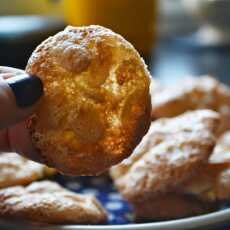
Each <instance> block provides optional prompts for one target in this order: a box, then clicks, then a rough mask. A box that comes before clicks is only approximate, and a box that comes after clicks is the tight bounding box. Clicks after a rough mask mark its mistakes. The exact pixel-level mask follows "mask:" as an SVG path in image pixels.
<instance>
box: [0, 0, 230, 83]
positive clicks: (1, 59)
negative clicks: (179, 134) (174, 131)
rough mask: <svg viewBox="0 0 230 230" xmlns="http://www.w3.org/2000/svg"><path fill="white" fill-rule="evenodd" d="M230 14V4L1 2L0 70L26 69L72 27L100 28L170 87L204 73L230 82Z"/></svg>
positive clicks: (177, 0)
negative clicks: (36, 53) (50, 40)
mask: <svg viewBox="0 0 230 230" xmlns="http://www.w3.org/2000/svg"><path fill="white" fill-rule="evenodd" d="M229 10H230V1H229V0H158V1H157V0H141V1H140V0H33V1H31V0H10V1H9V0H0V50H1V52H0V65H7V66H13V67H18V68H24V67H25V65H26V63H27V60H28V58H29V56H30V54H31V52H32V51H33V49H34V48H35V47H36V46H37V45H38V44H39V43H40V42H41V41H43V40H44V39H45V38H47V37H48V36H50V35H52V34H54V33H56V32H57V31H60V30H62V29H63V28H64V27H65V25H67V24H71V25H89V24H100V25H104V26H107V27H109V28H111V29H113V30H114V31H115V32H118V33H120V34H122V35H123V36H124V37H125V38H126V39H127V40H129V41H130V42H132V43H133V45H134V46H135V47H136V48H137V49H138V50H139V52H140V53H141V55H142V56H143V57H144V58H145V60H146V62H147V64H148V65H149V69H150V71H151V73H152V75H153V76H154V77H156V78H159V79H160V80H161V81H163V82H165V83H167V84H169V83H170V82H173V81H175V79H178V78H181V77H184V76H186V75H197V76H198V75H201V74H212V75H215V76H216V77H217V78H220V79H221V80H222V81H223V82H226V83H230V77H229V76H228V74H229V73H230V48H229V47H230V46H229V44H230V26H229V25H228V24H229V21H230V15H229V12H230V11H229Z"/></svg>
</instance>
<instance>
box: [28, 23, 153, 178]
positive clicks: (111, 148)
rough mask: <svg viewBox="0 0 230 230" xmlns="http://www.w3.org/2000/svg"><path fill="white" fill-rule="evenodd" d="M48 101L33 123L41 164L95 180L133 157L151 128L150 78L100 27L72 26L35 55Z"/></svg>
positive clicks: (32, 69) (31, 69) (125, 46)
mask: <svg viewBox="0 0 230 230" xmlns="http://www.w3.org/2000/svg"><path fill="white" fill-rule="evenodd" d="M26 71H27V72H28V73H29V74H30V75H36V76H38V77H39V78H41V80H42V82H43V84H44V92H45V93H44V97H43V99H42V101H41V104H40V107H39V109H38V111H37V112H36V114H34V115H33V116H32V117H31V118H30V120H29V121H28V128H29V130H30V132H31V136H32V140H33V143H34V145H35V146H36V147H37V149H38V150H39V154H40V155H41V158H42V160H43V162H44V163H46V164H47V165H48V166H50V167H54V168H57V169H58V170H59V171H61V172H63V173H65V174H72V175H95V174H99V173H102V172H103V171H105V170H107V169H108V168H109V167H110V166H112V165H114V164H117V163H118V162H120V161H121V160H123V159H124V158H126V157H128V156H129V155H130V154H131V153H132V151H133V149H134V148H135V147H136V145H137V144H138V143H139V142H140V140H141V139H142V137H143V136H144V134H145V133H146V132H147V130H148V127H149V124H150V120H151V119H150V113H151V111H150V110H151V102H150V95H149V85H150V75H149V72H148V71H147V69H146V66H145V64H144V62H143V60H142V58H141V57H140V56H139V54H138V53H137V51H136V50H135V49H134V47H133V46H132V45H131V44H130V43H129V42H127V41H126V40H125V39H124V38H122V37H121V36H120V35H118V34H116V33H114V32H112V31H111V30H109V29H106V28H104V27H101V26H89V27H71V26H68V27H67V28H66V29H65V30H64V31H62V32H60V33H58V34H56V35H54V36H53V37H50V38H48V39H47V40H46V41H44V42H43V43H42V44H41V45H39V46H38V47H37V49H36V50H35V51H34V52H33V54H32V56H31V57H30V59H29V62H28V65H27V68H26Z"/></svg>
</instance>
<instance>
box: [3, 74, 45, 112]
mask: <svg viewBox="0 0 230 230" xmlns="http://www.w3.org/2000/svg"><path fill="white" fill-rule="evenodd" d="M6 81H7V83H8V85H9V86H10V88H11V89H12V92H13V94H14V96H15V99H16V103H17V106H18V107H21V108H25V107H29V106H31V105H33V104H34V103H35V102H37V101H38V99H39V98H40V97H41V95H42V94H43V85H42V81H41V80H40V79H39V78H38V77H36V76H29V75H28V74H21V75H18V76H15V77H12V78H8V79H7V80H6Z"/></svg>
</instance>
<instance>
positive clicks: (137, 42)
mask: <svg viewBox="0 0 230 230" xmlns="http://www.w3.org/2000/svg"><path fill="white" fill-rule="evenodd" d="M64 5H65V17H66V21H67V23H68V24H71V25H76V26H81V25H90V24H96V25H103V26H105V27H108V28H111V29H112V30H114V31H115V32H117V33H120V34H121V35H123V36H124V37H125V38H126V39H127V40H128V41H130V42H131V43H132V44H133V45H134V46H135V47H136V48H137V49H138V50H139V51H140V52H141V54H142V55H148V54H149V53H150V51H151V48H152V47H153V45H154V41H155V24H156V9H157V0H65V2H64Z"/></svg>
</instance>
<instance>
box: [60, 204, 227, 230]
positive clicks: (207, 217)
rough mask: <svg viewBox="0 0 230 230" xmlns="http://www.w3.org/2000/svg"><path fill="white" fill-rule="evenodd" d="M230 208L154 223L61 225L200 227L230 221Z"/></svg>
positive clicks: (79, 229)
mask: <svg viewBox="0 0 230 230" xmlns="http://www.w3.org/2000/svg"><path fill="white" fill-rule="evenodd" d="M229 217H230V208H226V209H223V210H218V211H215V212H211V213H208V214H203V215H199V216H193V217H186V218H181V219H175V220H167V221H158V222H154V223H137V224H124V225H121V224H120V225H63V226H60V225H59V229H60V230H99V229H100V230H118V229H122V230H131V229H132V230H143V229H145V230H166V229H175V230H180V229H183V230H184V229H185V227H184V226H185V225H186V224H189V225H190V226H189V228H187V229H194V228H198V227H205V226H209V225H216V224H220V223H224V222H226V221H227V220H229V222H230V219H229Z"/></svg>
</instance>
